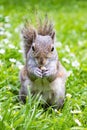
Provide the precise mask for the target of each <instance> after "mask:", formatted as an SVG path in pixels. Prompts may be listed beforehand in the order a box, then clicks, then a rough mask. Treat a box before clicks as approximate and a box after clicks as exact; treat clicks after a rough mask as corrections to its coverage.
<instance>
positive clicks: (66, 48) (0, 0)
mask: <svg viewBox="0 0 87 130" xmlns="http://www.w3.org/2000/svg"><path fill="white" fill-rule="evenodd" d="M46 13H47V14H48V16H49V18H50V19H51V20H53V22H54V25H55V31H56V45H57V46H56V47H57V51H58V55H59V59H60V61H61V62H62V64H63V65H64V66H65V68H66V69H67V71H69V72H70V76H69V78H68V80H67V82H66V99H65V102H64V107H63V108H62V109H60V110H54V109H52V108H51V107H49V108H48V110H47V111H44V109H43V108H42V107H41V106H39V105H38V104H39V102H40V97H39V96H37V97H36V98H32V97H31V95H30V96H29V98H27V103H26V104H25V105H23V104H22V103H21V102H19V99H18V93H19V88H20V82H19V71H20V69H21V67H22V66H23V64H24V59H23V56H22V48H21V43H22V41H21V38H20V34H21V28H22V27H23V24H24V23H25V21H26V20H29V21H31V23H32V24H34V25H35V24H36V18H37V17H41V18H42V19H43V18H44V15H45V14H46ZM0 130H87V1H86V0H71V1H69V0H65V1H64V0H59V1H57V0H48V1H45V0H20V1H18V0H0Z"/></svg>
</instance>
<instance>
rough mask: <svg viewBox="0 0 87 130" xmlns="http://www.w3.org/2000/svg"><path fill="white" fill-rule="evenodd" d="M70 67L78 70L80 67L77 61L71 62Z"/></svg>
mask: <svg viewBox="0 0 87 130" xmlns="http://www.w3.org/2000/svg"><path fill="white" fill-rule="evenodd" d="M72 66H73V67H75V68H78V67H79V66H80V63H79V62H78V61H77V60H75V61H73V62H72Z"/></svg>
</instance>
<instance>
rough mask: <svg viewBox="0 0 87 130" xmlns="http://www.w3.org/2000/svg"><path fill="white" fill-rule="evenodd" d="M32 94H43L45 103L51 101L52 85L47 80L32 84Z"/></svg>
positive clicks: (38, 80) (39, 80) (36, 81)
mask: <svg viewBox="0 0 87 130" xmlns="http://www.w3.org/2000/svg"><path fill="white" fill-rule="evenodd" d="M31 92H32V93H34V94H37V93H41V95H42V98H43V100H44V101H47V100H51V99H52V96H53V91H52V89H51V87H50V83H49V81H48V80H47V79H46V78H44V79H37V80H35V82H34V83H33V84H32V87H31Z"/></svg>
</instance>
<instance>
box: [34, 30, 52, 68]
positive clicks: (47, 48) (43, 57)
mask: <svg viewBox="0 0 87 130" xmlns="http://www.w3.org/2000/svg"><path fill="white" fill-rule="evenodd" d="M54 37H55V32H53V33H52V34H51V35H46V36H42V35H37V33H36V32H35V34H34V39H33V44H32V46H31V51H32V54H33V56H34V58H35V61H36V63H37V64H38V66H40V67H41V66H45V65H46V64H48V62H50V60H51V59H52V58H53V57H54V55H55V53H54V51H55V47H54Z"/></svg>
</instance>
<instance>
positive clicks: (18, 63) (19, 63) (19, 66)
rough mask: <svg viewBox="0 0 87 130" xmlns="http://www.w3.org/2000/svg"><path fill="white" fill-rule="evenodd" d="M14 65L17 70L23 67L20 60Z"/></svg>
mask: <svg viewBox="0 0 87 130" xmlns="http://www.w3.org/2000/svg"><path fill="white" fill-rule="evenodd" d="M16 66H17V67H18V69H19V70H21V69H22V68H23V64H22V63H21V62H20V61H17V62H16Z"/></svg>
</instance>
